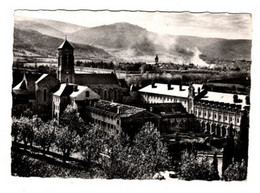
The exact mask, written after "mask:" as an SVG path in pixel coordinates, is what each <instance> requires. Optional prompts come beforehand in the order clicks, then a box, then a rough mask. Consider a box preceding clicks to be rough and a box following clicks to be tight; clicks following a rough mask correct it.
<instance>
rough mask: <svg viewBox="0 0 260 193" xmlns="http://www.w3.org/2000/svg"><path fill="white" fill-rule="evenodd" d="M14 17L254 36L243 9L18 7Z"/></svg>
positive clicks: (231, 36) (181, 32)
mask: <svg viewBox="0 0 260 193" xmlns="http://www.w3.org/2000/svg"><path fill="white" fill-rule="evenodd" d="M14 15H15V18H19V17H20V16H22V17H28V18H41V19H51V20H56V21H63V22H68V23H73V24H77V25H82V26H86V27H94V26H99V25H109V24H112V23H117V22H128V23H131V24H134V25H138V26H140V27H143V28H146V29H147V30H148V31H152V32H156V33H160V34H171V35H191V36H200V37H214V38H215V37H216V38H226V39H251V38H252V27H251V26H252V21H251V20H252V19H251V15H250V14H246V13H244V14H241V13H232V14H231V13H206V12H204V13H190V12H143V11H112V12H111V11H107V10H104V11H90V10H88V11H87V10H81V11H64V10H63V11H62V10H60V11H46V10H41V11H27V10H17V11H15V14H14Z"/></svg>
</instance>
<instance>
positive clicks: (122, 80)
mask: <svg viewBox="0 0 260 193" xmlns="http://www.w3.org/2000/svg"><path fill="white" fill-rule="evenodd" d="M118 81H119V83H120V85H121V86H122V87H123V88H128V86H127V84H126V81H125V79H118Z"/></svg>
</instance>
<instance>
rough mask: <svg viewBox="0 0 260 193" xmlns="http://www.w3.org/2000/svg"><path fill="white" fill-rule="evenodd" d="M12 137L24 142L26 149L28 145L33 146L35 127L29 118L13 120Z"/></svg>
mask: <svg viewBox="0 0 260 193" xmlns="http://www.w3.org/2000/svg"><path fill="white" fill-rule="evenodd" d="M12 135H13V136H14V138H15V140H17V141H18V142H20V141H22V142H23V143H24V145H25V148H26V146H27V144H28V143H30V144H31V145H32V142H33V138H34V135H33V127H32V122H31V120H30V119H29V118H27V117H23V116H22V117H20V118H18V119H17V118H13V123H12Z"/></svg>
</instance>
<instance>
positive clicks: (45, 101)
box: [12, 39, 122, 119]
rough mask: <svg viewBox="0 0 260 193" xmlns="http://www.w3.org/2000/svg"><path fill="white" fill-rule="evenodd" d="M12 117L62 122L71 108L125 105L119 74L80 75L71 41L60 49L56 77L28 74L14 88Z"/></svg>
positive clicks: (53, 75) (52, 74) (52, 75)
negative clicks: (105, 103)
mask: <svg viewBox="0 0 260 193" xmlns="http://www.w3.org/2000/svg"><path fill="white" fill-rule="evenodd" d="M12 95H13V108H12V115H21V114H24V115H33V114H37V115H39V116H40V117H42V118H44V119H48V118H51V117H56V118H59V116H60V114H61V113H62V112H63V111H64V109H65V108H66V107H67V105H68V104H72V105H73V104H77V107H78V108H79V109H78V110H79V111H80V107H81V106H84V105H87V104H86V103H93V101H97V100H99V99H104V100H108V101H115V102H121V101H122V86H121V83H120V81H119V80H118V78H117V76H116V74H113V73H110V74H77V73H75V70H74V48H73V46H72V45H71V44H70V43H69V42H68V41H67V39H65V40H64V42H63V43H62V44H61V45H60V46H59V47H58V69H57V72H56V73H49V74H38V73H24V75H23V78H22V80H21V81H20V82H19V83H18V84H17V85H15V86H14V87H13V89H12Z"/></svg>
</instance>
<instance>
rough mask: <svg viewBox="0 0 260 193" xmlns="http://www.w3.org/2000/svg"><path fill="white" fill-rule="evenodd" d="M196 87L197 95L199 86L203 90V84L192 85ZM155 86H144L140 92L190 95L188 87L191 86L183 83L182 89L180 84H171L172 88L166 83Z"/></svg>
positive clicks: (185, 96) (184, 96)
mask: <svg viewBox="0 0 260 193" xmlns="http://www.w3.org/2000/svg"><path fill="white" fill-rule="evenodd" d="M192 86H193V87H194V88H195V95H196V94H198V88H200V89H201V91H202V85H201V84H193V85H192ZM155 87H156V88H153V87H152V84H150V85H148V86H146V87H144V88H142V89H140V90H139V92H144V93H151V94H158V95H168V96H177V97H183V98H187V97H188V92H189V91H188V88H189V86H185V85H182V89H181V90H180V85H175V84H171V88H172V89H171V90H169V89H168V84H164V83H155Z"/></svg>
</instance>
